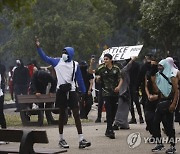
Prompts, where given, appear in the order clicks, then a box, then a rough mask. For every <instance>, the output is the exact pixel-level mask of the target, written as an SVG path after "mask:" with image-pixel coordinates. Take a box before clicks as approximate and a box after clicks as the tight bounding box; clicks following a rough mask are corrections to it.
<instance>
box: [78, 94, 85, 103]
mask: <svg viewBox="0 0 180 154" xmlns="http://www.w3.org/2000/svg"><path fill="white" fill-rule="evenodd" d="M79 96H80V100H81V101H84V100H85V97H86V94H85V93H80V94H79Z"/></svg>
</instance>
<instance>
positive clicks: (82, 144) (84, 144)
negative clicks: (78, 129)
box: [79, 139, 91, 149]
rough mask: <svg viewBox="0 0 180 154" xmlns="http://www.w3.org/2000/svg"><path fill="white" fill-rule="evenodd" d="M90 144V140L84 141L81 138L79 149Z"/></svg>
mask: <svg viewBox="0 0 180 154" xmlns="http://www.w3.org/2000/svg"><path fill="white" fill-rule="evenodd" d="M89 146H91V142H88V141H86V140H85V139H83V140H82V141H80V142H79V149H83V148H85V147H89Z"/></svg>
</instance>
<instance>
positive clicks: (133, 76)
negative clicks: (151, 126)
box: [129, 61, 144, 124]
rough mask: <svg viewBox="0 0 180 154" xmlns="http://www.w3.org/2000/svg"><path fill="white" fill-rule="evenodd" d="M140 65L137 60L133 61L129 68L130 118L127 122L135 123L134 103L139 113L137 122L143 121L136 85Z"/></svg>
mask: <svg viewBox="0 0 180 154" xmlns="http://www.w3.org/2000/svg"><path fill="white" fill-rule="evenodd" d="M139 69H140V66H139V64H138V63H137V62H135V61H133V64H132V67H131V68H130V70H129V75H130V85H129V89H130V95H131V107H130V111H131V116H132V118H131V120H130V121H129V124H136V123H137V122H136V118H135V112H134V103H135V104H136V108H137V112H138V115H139V122H140V123H144V120H143V116H142V111H141V106H140V103H139V92H138V86H137V80H138V75H137V74H138V73H139Z"/></svg>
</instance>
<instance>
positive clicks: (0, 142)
mask: <svg viewBox="0 0 180 154" xmlns="http://www.w3.org/2000/svg"><path fill="white" fill-rule="evenodd" d="M5 144H9V142H4V141H0V145H5Z"/></svg>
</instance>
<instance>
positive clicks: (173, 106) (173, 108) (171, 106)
mask: <svg viewBox="0 0 180 154" xmlns="http://www.w3.org/2000/svg"><path fill="white" fill-rule="evenodd" d="M175 108H176V105H175V104H174V103H172V104H171V105H170V107H169V112H174V110H175Z"/></svg>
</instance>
